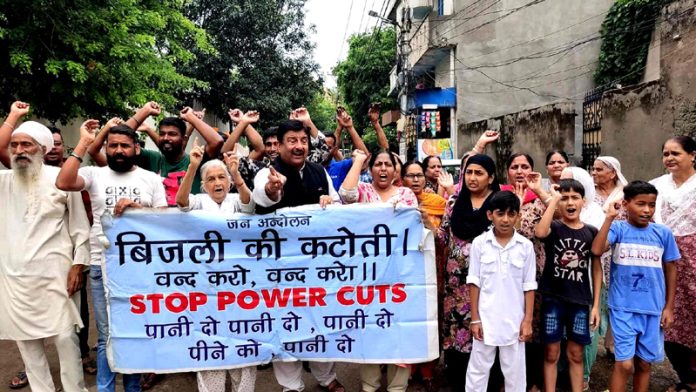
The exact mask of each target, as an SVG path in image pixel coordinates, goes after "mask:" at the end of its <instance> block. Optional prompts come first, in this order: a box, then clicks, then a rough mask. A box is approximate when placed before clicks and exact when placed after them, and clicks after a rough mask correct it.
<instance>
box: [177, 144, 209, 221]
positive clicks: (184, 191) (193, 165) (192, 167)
mask: <svg viewBox="0 0 696 392" xmlns="http://www.w3.org/2000/svg"><path fill="white" fill-rule="evenodd" d="M203 154H204V151H203V147H202V146H201V145H199V144H198V138H195V139H193V147H192V148H191V152H190V153H189V165H188V168H187V169H186V174H184V178H183V179H182V180H181V185H179V190H177V191H176V205H177V207H179V208H182V209H185V208H187V207H188V206H189V194H190V193H191V186H193V179H194V178H195V177H196V173H197V172H198V168H199V167H200V166H201V161H202V160H203Z"/></svg>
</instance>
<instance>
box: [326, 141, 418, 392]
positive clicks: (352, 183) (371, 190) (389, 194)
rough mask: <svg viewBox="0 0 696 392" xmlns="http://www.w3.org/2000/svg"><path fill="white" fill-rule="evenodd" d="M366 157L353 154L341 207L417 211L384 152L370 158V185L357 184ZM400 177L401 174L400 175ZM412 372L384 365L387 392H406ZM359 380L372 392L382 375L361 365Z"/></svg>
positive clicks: (391, 157)
mask: <svg viewBox="0 0 696 392" xmlns="http://www.w3.org/2000/svg"><path fill="white" fill-rule="evenodd" d="M366 160H367V155H365V153H364V152H363V151H361V150H355V151H354V152H353V166H352V167H351V168H350V171H349V172H348V175H346V179H345V180H343V184H342V185H341V188H340V190H339V191H338V194H339V195H340V196H341V200H342V201H343V204H353V203H390V204H393V205H398V206H404V207H417V206H418V200H417V199H416V195H414V194H413V191H411V190H410V189H409V188H406V187H402V186H397V185H395V180H396V178H397V173H396V167H397V164H398V161H397V160H396V158H395V157H394V155H393V154H391V153H390V152H389V151H387V150H379V151H376V152H374V153H373V154H372V156H371V157H370V160H369V164H368V170H369V171H370V174H372V183H371V184H369V183H364V182H359V179H360V171H361V170H362V166H363V163H364V162H365V161H366ZM399 174H400V173H399ZM410 374H411V369H410V367H409V366H408V365H402V364H389V365H387V383H388V385H387V391H389V392H405V391H406V388H407V387H408V378H409V375H410ZM360 379H361V382H362V391H363V392H375V391H377V390H379V389H380V386H381V385H380V384H381V380H382V373H381V372H380V365H379V364H362V365H360Z"/></svg>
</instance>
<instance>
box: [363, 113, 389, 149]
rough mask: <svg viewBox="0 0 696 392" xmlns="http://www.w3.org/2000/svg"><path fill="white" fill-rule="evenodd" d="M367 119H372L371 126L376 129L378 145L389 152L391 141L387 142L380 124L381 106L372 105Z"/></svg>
mask: <svg viewBox="0 0 696 392" xmlns="http://www.w3.org/2000/svg"><path fill="white" fill-rule="evenodd" d="M367 117H368V118H369V119H370V124H372V127H373V128H374V129H375V134H376V135H377V144H379V146H380V147H382V148H383V149H385V150H389V140H387V135H386V134H385V133H384V129H382V126H381V125H380V124H379V117H380V114H379V105H375V104H373V105H370V109H369V110H368V111H367Z"/></svg>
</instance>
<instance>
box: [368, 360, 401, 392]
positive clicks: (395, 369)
mask: <svg viewBox="0 0 696 392" xmlns="http://www.w3.org/2000/svg"><path fill="white" fill-rule="evenodd" d="M409 377H411V368H410V367H403V366H396V365H392V364H390V365H387V383H388V384H389V385H387V391H388V392H405V391H406V388H407V387H408V379H409ZM360 380H361V381H362V390H363V391H364V392H376V391H378V390H379V387H380V385H381V383H382V370H381V369H380V365H377V364H363V365H360Z"/></svg>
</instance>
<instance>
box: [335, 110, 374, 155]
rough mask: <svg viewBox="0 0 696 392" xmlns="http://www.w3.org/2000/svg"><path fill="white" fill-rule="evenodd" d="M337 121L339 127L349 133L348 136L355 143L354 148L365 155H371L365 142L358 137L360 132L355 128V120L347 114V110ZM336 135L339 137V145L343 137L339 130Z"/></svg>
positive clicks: (341, 113) (337, 117)
mask: <svg viewBox="0 0 696 392" xmlns="http://www.w3.org/2000/svg"><path fill="white" fill-rule="evenodd" d="M336 121H338V124H339V126H341V127H342V128H343V129H345V130H346V131H348V136H350V141H351V142H352V143H353V148H354V149H357V150H360V151H362V152H364V153H365V155H369V154H370V152H369V151H368V150H367V146H366V145H365V142H363V140H362V138H361V137H360V135H358V131H356V130H355V127H354V126H353V119H352V118H351V117H350V116H349V115H348V113H346V111H345V110H344V111H342V112H340V114H339V115H337V116H336ZM336 134H337V135H338V136H336V143H338V141H339V140H340V139H339V137H340V135H341V134H340V132H339V131H338V129H337V130H336Z"/></svg>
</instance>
